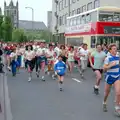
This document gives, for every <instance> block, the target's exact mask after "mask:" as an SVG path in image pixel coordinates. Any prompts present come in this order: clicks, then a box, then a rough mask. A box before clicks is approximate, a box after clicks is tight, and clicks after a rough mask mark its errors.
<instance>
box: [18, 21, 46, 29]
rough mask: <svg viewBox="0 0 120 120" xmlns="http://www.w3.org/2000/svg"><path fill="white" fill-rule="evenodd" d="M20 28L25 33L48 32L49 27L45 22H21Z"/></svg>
mask: <svg viewBox="0 0 120 120" xmlns="http://www.w3.org/2000/svg"><path fill="white" fill-rule="evenodd" d="M19 28H20V29H24V30H25V31H41V30H47V26H46V25H45V23H44V22H38V21H34V22H33V21H29V20H19Z"/></svg>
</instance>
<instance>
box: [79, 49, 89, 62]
mask: <svg viewBox="0 0 120 120" xmlns="http://www.w3.org/2000/svg"><path fill="white" fill-rule="evenodd" d="M79 53H80V54H82V55H85V56H84V57H83V56H81V57H80V59H81V60H87V59H88V53H89V50H84V49H83V48H81V49H80V51H79Z"/></svg>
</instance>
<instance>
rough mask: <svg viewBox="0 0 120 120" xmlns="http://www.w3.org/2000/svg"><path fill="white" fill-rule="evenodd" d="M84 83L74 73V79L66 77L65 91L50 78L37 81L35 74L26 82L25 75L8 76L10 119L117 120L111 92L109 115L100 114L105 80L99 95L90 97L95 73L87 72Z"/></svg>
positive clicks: (119, 119) (26, 76) (25, 73)
mask: <svg viewBox="0 0 120 120" xmlns="http://www.w3.org/2000/svg"><path fill="white" fill-rule="evenodd" d="M85 75H86V76H85V78H86V80H84V81H82V80H81V79H80V75H79V74H78V73H77V72H74V75H73V76H74V78H72V77H71V76H70V75H68V76H66V77H65V82H64V91H63V92H60V91H59V88H58V84H57V82H56V81H55V80H52V79H51V77H50V76H46V82H42V81H41V80H40V79H38V78H37V77H36V75H35V73H34V75H33V80H32V82H31V83H28V82H27V80H28V74H27V72H26V71H25V70H21V73H20V74H17V76H16V77H12V75H11V74H10V73H8V88H9V95H10V101H11V109H12V114H13V120H120V118H117V117H116V116H115V115H114V108H113V107H114V91H113V90H112V91H111V95H110V96H109V100H108V110H109V111H108V112H107V113H104V112H103V111H102V100H103V93H104V91H103V90H104V80H103V81H102V83H101V86H100V95H98V96H96V95H94V94H93V85H94V82H95V76H94V73H93V72H92V71H91V70H90V69H88V70H87V71H86V74H85Z"/></svg>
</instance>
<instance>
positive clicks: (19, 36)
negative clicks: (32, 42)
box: [12, 29, 28, 42]
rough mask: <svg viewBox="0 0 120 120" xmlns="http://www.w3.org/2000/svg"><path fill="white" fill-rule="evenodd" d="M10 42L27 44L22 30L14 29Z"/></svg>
mask: <svg viewBox="0 0 120 120" xmlns="http://www.w3.org/2000/svg"><path fill="white" fill-rule="evenodd" d="M12 41H14V42H27V41H28V40H27V37H26V35H25V33H24V30H22V29H14V30H13V32H12Z"/></svg>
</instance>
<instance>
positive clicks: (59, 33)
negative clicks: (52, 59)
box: [52, 0, 120, 43]
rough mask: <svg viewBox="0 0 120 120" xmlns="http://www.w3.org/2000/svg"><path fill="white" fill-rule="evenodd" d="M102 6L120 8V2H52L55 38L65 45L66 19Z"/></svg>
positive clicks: (107, 0) (101, 0) (54, 0)
mask: <svg viewBox="0 0 120 120" xmlns="http://www.w3.org/2000/svg"><path fill="white" fill-rule="evenodd" d="M100 6H116V7H120V0H111V1H110V0H52V33H53V36H54V37H55V38H56V39H58V41H59V42H60V43H64V42H65V37H64V32H65V25H66V23H67V21H66V18H67V17H68V16H72V15H75V14H80V13H82V12H85V11H88V10H91V9H94V8H97V7H100Z"/></svg>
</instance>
